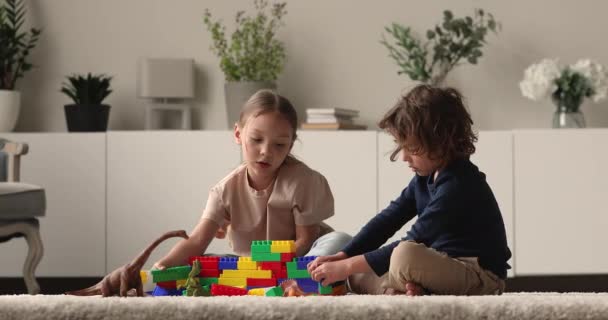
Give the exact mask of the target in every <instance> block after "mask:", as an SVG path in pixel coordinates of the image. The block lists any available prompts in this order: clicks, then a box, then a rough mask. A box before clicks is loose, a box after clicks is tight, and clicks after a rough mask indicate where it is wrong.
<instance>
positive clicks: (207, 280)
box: [199, 278, 218, 286]
mask: <svg viewBox="0 0 608 320" xmlns="http://www.w3.org/2000/svg"><path fill="white" fill-rule="evenodd" d="M199 280H200V282H201V286H210V285H211V284H212V283H215V284H217V281H218V280H217V278H199Z"/></svg>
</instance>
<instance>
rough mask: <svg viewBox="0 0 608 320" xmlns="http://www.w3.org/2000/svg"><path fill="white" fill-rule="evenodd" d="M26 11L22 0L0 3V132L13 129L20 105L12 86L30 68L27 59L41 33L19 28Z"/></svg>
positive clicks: (35, 30)
mask: <svg viewBox="0 0 608 320" xmlns="http://www.w3.org/2000/svg"><path fill="white" fill-rule="evenodd" d="M25 14H26V10H25V7H24V5H23V2H22V1H21V0H5V1H4V2H3V3H2V4H0V131H12V130H13V129H14V128H15V124H16V123H17V118H18V117H19V109H20V104H21V94H20V92H19V91H17V90H15V86H16V84H17V80H19V79H20V78H22V77H23V76H24V74H25V72H27V71H29V70H31V69H32V68H33V65H32V64H31V63H30V62H29V59H28V58H29V55H30V53H31V51H32V50H33V49H34V47H35V46H36V43H37V42H38V39H39V37H40V34H41V32H42V31H41V30H40V29H36V28H31V29H30V30H29V32H24V31H21V29H22V26H23V24H24V22H25V18H24V17H25Z"/></svg>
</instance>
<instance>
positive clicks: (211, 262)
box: [188, 256, 220, 270]
mask: <svg viewBox="0 0 608 320" xmlns="http://www.w3.org/2000/svg"><path fill="white" fill-rule="evenodd" d="M194 260H198V261H199V262H200V263H201V269H208V270H213V269H219V263H220V257H217V256H206V257H203V256H194V257H190V258H188V264H189V265H192V261H194Z"/></svg>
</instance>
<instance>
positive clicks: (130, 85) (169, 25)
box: [17, 0, 608, 131]
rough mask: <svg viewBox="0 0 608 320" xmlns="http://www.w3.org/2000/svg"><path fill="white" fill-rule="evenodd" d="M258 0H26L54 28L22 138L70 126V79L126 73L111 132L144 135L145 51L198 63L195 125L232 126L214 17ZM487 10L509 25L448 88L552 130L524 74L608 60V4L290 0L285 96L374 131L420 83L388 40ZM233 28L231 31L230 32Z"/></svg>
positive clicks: (597, 108)
mask: <svg viewBox="0 0 608 320" xmlns="http://www.w3.org/2000/svg"><path fill="white" fill-rule="evenodd" d="M251 2H252V1H248V0H231V1H223V0H204V1H203V0H178V1H169V0H129V1H122V0H103V1H96V0H52V1H42V0H26V3H27V4H28V10H29V11H28V16H27V18H28V23H31V24H32V25H34V26H36V27H42V28H44V33H43V35H42V39H41V41H40V43H39V45H38V46H37V48H35V50H34V56H33V58H34V63H35V64H37V65H38V68H37V69H36V70H34V71H32V72H29V73H28V74H27V75H26V78H25V79H22V80H21V82H20V83H19V86H20V87H21V89H22V91H23V95H24V96H23V110H22V114H21V116H20V119H19V123H18V126H17V131H65V130H66V126H65V119H64V115H63V107H62V106H63V105H64V104H65V103H67V102H68V99H67V97H65V96H63V95H62V94H61V93H59V91H58V90H59V87H60V85H61V82H62V81H63V79H64V76H65V75H67V74H70V73H73V72H88V71H91V72H97V73H99V72H104V73H108V74H110V75H113V76H114V77H115V79H114V81H113V87H114V90H115V92H114V93H113V94H112V95H111V96H110V98H109V99H108V100H107V102H109V103H110V104H111V105H113V109H112V113H111V116H110V128H111V129H119V130H135V129H141V128H143V108H142V106H143V103H142V101H140V100H138V99H137V98H136V95H135V71H136V61H137V58H138V57H141V56H155V57H169V56H172V57H193V58H194V59H196V64H197V68H198V80H199V84H198V87H197V88H198V92H197V94H198V97H197V99H196V101H195V103H193V106H194V107H195V114H194V128H197V129H224V128H225V122H226V121H225V117H226V116H225V111H224V97H223V82H224V79H223V74H222V73H221V71H220V69H219V67H218V59H217V58H216V57H215V56H214V55H213V54H212V53H211V52H210V51H209V49H208V48H209V45H210V37H209V34H208V33H207V31H206V29H205V27H204V25H203V23H202V14H203V11H204V9H205V8H210V9H211V10H212V12H213V14H214V16H215V17H221V18H223V20H224V21H225V22H228V23H232V21H233V19H234V12H236V11H237V10H238V9H250V8H251V7H252V5H251ZM475 7H483V8H484V9H485V10H486V11H489V12H491V13H493V14H494V15H495V17H496V18H497V19H498V20H500V21H501V22H502V24H503V31H502V32H501V33H500V34H499V35H498V37H494V36H490V37H489V38H488V42H489V44H488V45H487V46H486V47H485V48H484V57H483V58H482V60H481V61H480V64H479V65H477V66H474V67H471V66H463V67H460V68H458V69H456V70H454V72H453V73H452V74H451V75H450V77H449V78H448V84H449V85H453V86H455V87H457V88H459V89H461V90H462V91H463V93H464V94H465V96H466V97H468V102H469V105H470V109H471V111H472V115H473V119H474V121H475V123H476V125H477V127H478V129H481V130H495V129H513V128H542V127H549V125H550V121H551V113H552V112H553V108H552V105H551V103H550V102H548V101H547V102H543V103H537V102H532V101H529V100H527V99H525V98H523V97H522V95H521V93H520V92H519V89H518V82H519V81H520V80H521V77H522V75H523V70H524V69H525V68H526V67H527V66H528V65H530V64H531V63H533V62H535V61H538V60H539V59H541V58H544V57H559V58H561V59H562V60H563V61H564V62H567V63H573V62H575V61H576V60H577V59H579V58H583V57H590V58H594V59H597V60H598V61H600V62H602V63H604V64H608V43H607V42H606V41H603V40H602V39H604V38H605V35H604V31H605V29H606V27H607V26H608V22H607V20H606V19H605V12H607V11H608V2H605V1H601V0H587V1H580V2H576V1H564V0H562V1H552V0H536V1H524V0H516V1H501V0H488V1H479V0H461V1H454V2H444V1H422V0H419V1H413V0H385V1H381V2H380V1H366V0H356V1H351V0H306V1H294V0H290V1H288V5H287V10H288V14H287V16H286V18H285V23H286V25H285V27H284V29H282V31H281V32H280V34H279V37H280V38H281V39H283V40H284V41H285V43H286V45H287V50H288V57H289V61H288V62H287V65H286V70H285V72H284V73H283V75H282V76H281V78H280V79H279V87H280V89H279V90H280V91H281V92H282V93H284V94H285V95H286V96H287V97H289V98H290V99H291V100H292V101H293V102H294V104H295V105H296V106H297V108H298V109H299V110H300V111H303V110H304V109H305V108H307V107H333V106H339V107H349V108H356V109H359V110H361V121H362V122H363V123H365V124H367V125H370V126H372V127H373V126H374V124H375V122H376V121H377V120H378V119H379V118H380V117H381V115H382V114H383V113H384V112H385V111H386V110H387V109H388V107H390V106H391V105H392V103H394V101H395V100H396V98H397V96H398V94H399V93H400V92H401V91H402V89H403V88H406V87H409V86H411V85H412V82H410V81H409V80H408V79H407V78H406V77H405V76H398V75H397V73H396V72H397V68H396V66H395V65H394V63H393V61H392V60H390V59H389V58H388V57H387V51H386V49H385V48H384V47H383V46H382V45H381V44H380V43H379V40H380V38H381V34H382V32H383V27H384V26H386V25H388V24H390V23H391V22H392V21H398V22H401V23H403V24H406V25H410V26H412V27H413V29H414V30H416V31H417V32H420V33H423V32H424V31H426V30H427V29H428V28H430V27H431V26H432V25H434V24H435V23H436V22H439V21H440V19H441V16H442V11H443V10H444V9H452V10H453V11H454V12H455V14H456V15H458V16H461V15H463V14H471V13H472V12H473V8H475ZM229 30H231V29H229ZM583 111H584V112H585V115H586V117H587V123H588V125H589V126H591V127H598V126H608V103H607V102H603V103H601V104H600V105H592V104H590V103H587V104H586V105H584V106H583Z"/></svg>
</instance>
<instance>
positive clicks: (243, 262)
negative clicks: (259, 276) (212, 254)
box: [236, 257, 258, 270]
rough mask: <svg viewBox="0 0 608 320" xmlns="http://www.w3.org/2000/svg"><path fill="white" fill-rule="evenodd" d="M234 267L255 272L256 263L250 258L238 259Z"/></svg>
mask: <svg viewBox="0 0 608 320" xmlns="http://www.w3.org/2000/svg"><path fill="white" fill-rule="evenodd" d="M236 267H237V268H238V269H239V270H257V269H258V263H257V262H255V261H253V260H251V257H240V258H239V261H238V262H237V264H236Z"/></svg>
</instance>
